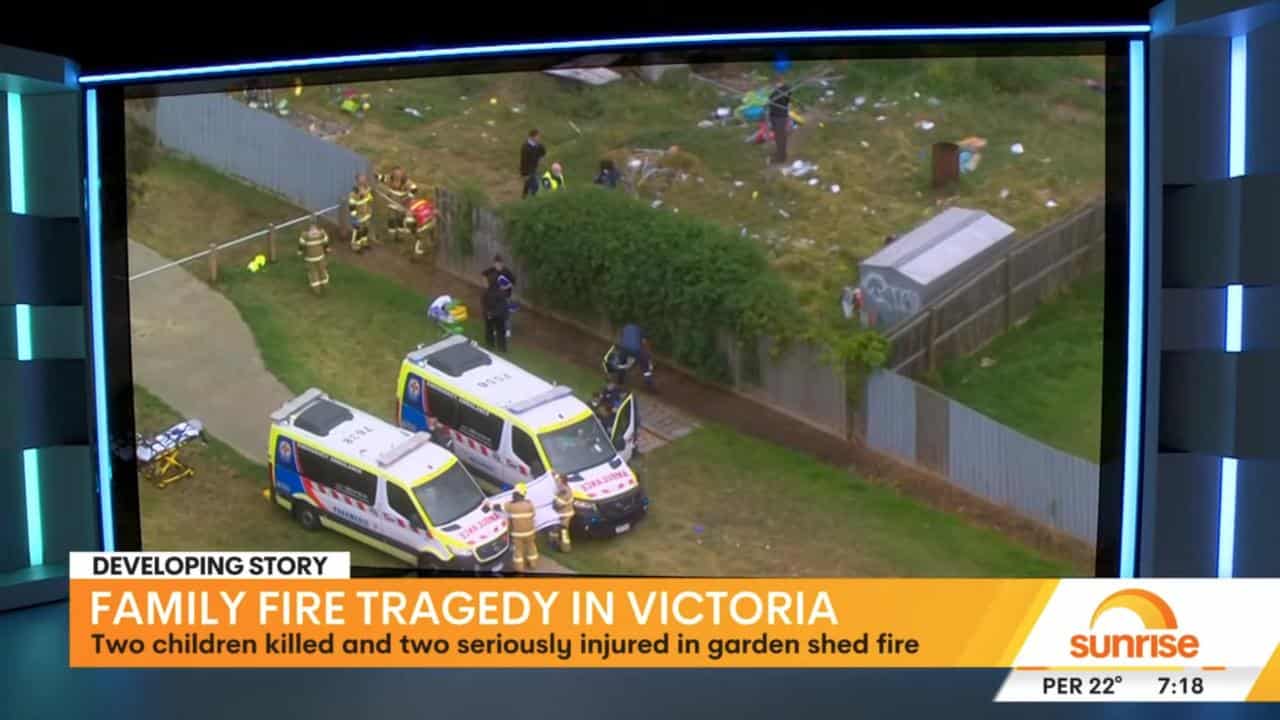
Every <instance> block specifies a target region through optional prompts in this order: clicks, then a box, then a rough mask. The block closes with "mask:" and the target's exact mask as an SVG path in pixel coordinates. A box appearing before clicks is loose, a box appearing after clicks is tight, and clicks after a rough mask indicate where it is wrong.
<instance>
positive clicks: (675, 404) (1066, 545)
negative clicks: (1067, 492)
mask: <svg viewBox="0 0 1280 720" xmlns="http://www.w3.org/2000/svg"><path fill="white" fill-rule="evenodd" d="M339 252H342V253H344V257H343V259H344V260H345V261H347V262H350V263H352V264H355V265H357V266H360V267H363V268H365V269H368V270H371V271H373V272H378V273H381V274H383V275H386V276H389V277H392V278H395V279H397V280H399V281H400V282H402V283H404V284H405V285H407V286H409V287H411V288H413V289H415V290H417V291H419V292H422V293H424V294H439V293H449V294H451V295H454V296H455V297H459V298H463V299H464V302H467V303H469V304H472V305H478V304H479V299H480V289H479V287H478V286H477V285H473V284H470V283H467V282H465V281H463V280H461V279H459V278H457V277H455V276H453V275H451V274H449V273H446V272H444V271H441V270H436V269H434V268H432V267H430V266H428V265H426V264H419V263H412V262H410V261H409V260H408V257H407V255H406V254H405V251H404V249H403V248H400V247H397V246H394V245H392V246H383V247H379V248H377V249H375V251H374V252H371V253H368V254H366V255H360V256H356V255H352V254H351V253H349V252H348V251H347V250H346V248H340V249H339ZM481 269H482V268H476V272H477V276H478V273H479V272H480V270H481ZM515 332H516V337H515V338H514V339H513V342H517V343H527V344H529V345H530V346H532V347H536V348H538V349H539V350H542V351H544V352H548V353H551V354H553V355H556V356H557V357H559V358H561V359H562V360H565V361H568V362H572V363H575V364H577V365H581V366H583V367H588V368H595V367H598V366H599V363H600V358H601V357H602V356H603V354H604V353H605V351H606V350H607V349H608V345H609V343H608V342H607V341H605V340H603V339H601V338H598V337H595V336H594V335H591V334H588V333H586V332H583V331H582V330H580V329H579V328H576V327H573V326H571V325H569V324H567V323H564V322H561V321H558V320H556V319H553V318H549V317H546V316H545V315H540V314H538V313H535V312H532V311H529V310H527V309H526V310H525V311H524V312H522V313H521V316H520V318H519V320H518V324H517V325H516V330H515ZM657 383H658V387H659V392H660V395H659V398H660V400H658V399H657V398H654V397H652V396H648V395H646V396H645V397H644V400H643V401H642V402H643V403H644V407H652V406H653V405H654V404H655V401H656V402H657V403H658V404H661V405H666V406H669V407H670V408H671V409H672V410H673V411H675V412H679V413H683V414H687V415H688V416H690V417H694V418H699V419H702V420H707V421H711V422H715V423H719V424H722V425H725V426H728V427H732V428H734V429H735V430H737V431H739V432H742V433H744V434H746V435H750V436H752V437H755V438H759V439H762V440H766V441H769V442H773V443H775V444H778V445H782V446H784V447H788V448H791V449H794V450H797V451H800V452H803V453H806V454H808V455H811V456H813V457H816V458H819V459H821V460H823V461H824V462H827V463H829V464H832V465H835V466H837V467H843V468H849V469H850V470H851V471H853V472H855V473H856V474H858V475H860V476H862V477H865V478H867V479H868V480H871V481H873V482H878V483H882V484H885V485H888V486H890V487H893V488H895V489H897V490H898V491H900V492H902V493H903V494H904V495H907V496H910V497H913V498H915V499H917V500H919V501H921V502H924V503H926V504H927V505H930V506H932V507H935V508H937V509H940V510H943V511H946V512H950V513H955V514H958V515H961V516H963V517H965V518H967V519H969V520H970V521H971V522H973V523H975V524H977V525H979V526H983V527H987V528H991V529H993V530H997V531H999V532H1000V533H1002V534H1004V535H1006V536H1008V537H1011V538H1014V539H1016V540H1018V541H1020V542H1022V543H1024V544H1026V545H1028V546H1029V547H1031V548H1034V549H1035V550H1037V551H1039V552H1041V553H1042V554H1044V555H1046V556H1049V557H1053V558H1057V559H1061V560H1063V561H1066V562H1069V563H1071V564H1072V565H1073V566H1074V567H1076V568H1078V569H1079V570H1080V572H1082V573H1087V574H1092V572H1093V566H1094V552H1093V549H1092V548H1091V547H1090V546H1088V545H1087V544H1085V543H1083V542H1080V541H1078V540H1076V539H1074V538H1070V537H1067V536H1065V535H1062V534H1059V533H1056V532H1054V531H1052V530H1050V529H1048V528H1045V527H1043V526H1041V525H1039V524H1037V523H1034V522H1032V521H1029V520H1026V519H1024V518H1022V517H1020V516H1018V515H1017V514H1016V513H1014V512H1012V511H1010V510H1008V509H1006V508H1003V507H1000V506H998V505H995V504H993V503H991V502H988V501H986V500H984V499H982V498H978V497H976V496H973V495H970V494H969V493H967V492H965V491H963V490H961V489H959V488H957V487H955V486H953V485H951V484H950V483H948V482H947V481H946V479H944V478H942V477H940V476H938V475H936V474H933V473H930V472H927V471H924V470H920V469H919V468H915V467H913V466H910V465H908V464H906V463H902V462H900V461H897V460H896V459H894V458H892V457H891V456H888V455H885V454H883V453H880V452H878V451H875V450H873V449H871V448H868V447H865V446H862V445H860V444H856V443H850V442H847V441H845V440H843V439H841V438H837V437H834V436H832V435H830V434H828V433H825V432H822V431H820V430H817V429H815V428H813V427H810V426H808V425H804V424H802V423H798V422H796V421H795V420H792V419H791V418H789V417H787V416H786V415H784V414H782V413H779V412H776V411H774V410H771V409H770V408H767V407H765V406H762V405H759V404H757V403H754V402H752V401H750V400H747V399H746V398H743V397H740V396H738V395H735V394H733V393H731V392H728V391H726V390H724V389H722V388H718V387H714V386H711V385H708V384H706V383H703V382H700V381H698V380H695V379H693V378H691V377H690V376H688V375H685V374H682V373H680V372H676V371H673V370H671V369H669V368H663V367H661V366H659V367H658V369H657ZM642 412H643V411H642ZM649 414H650V415H651V414H652V413H651V411H650V412H649ZM646 417H647V416H644V415H642V420H645V418H646Z"/></svg>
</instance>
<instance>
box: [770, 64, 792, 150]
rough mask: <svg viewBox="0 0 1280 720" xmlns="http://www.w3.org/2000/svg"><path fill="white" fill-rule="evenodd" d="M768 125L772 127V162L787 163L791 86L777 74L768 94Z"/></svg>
mask: <svg viewBox="0 0 1280 720" xmlns="http://www.w3.org/2000/svg"><path fill="white" fill-rule="evenodd" d="M769 125H770V126H772V127H773V142H774V153H773V161H774V162H775V163H778V164H781V163H784V162H786V161H787V132H788V131H789V130H790V129H791V86H790V85H788V84H787V80H786V78H784V77H783V76H782V74H781V73H779V74H778V79H777V83H776V84H775V86H774V88H773V92H772V93H770V94H769Z"/></svg>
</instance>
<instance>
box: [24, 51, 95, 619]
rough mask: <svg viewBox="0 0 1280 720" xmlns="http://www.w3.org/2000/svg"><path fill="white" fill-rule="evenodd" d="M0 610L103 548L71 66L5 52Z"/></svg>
mask: <svg viewBox="0 0 1280 720" xmlns="http://www.w3.org/2000/svg"><path fill="white" fill-rule="evenodd" d="M0 92H3V95H4V102H3V103H0V138H3V142H0V198H3V203H2V204H0V406H3V407H4V408H5V410H4V412H3V413H0V507H2V508H3V513H4V514H3V518H0V610H4V609H6V608H11V607H16V606H22V605H29V604H34V603H37V602H44V601H48V600H51V599H57V598H60V597H63V596H65V593H66V579H65V578H66V562H67V553H68V552H71V551H76V550H91V549H97V548H98V547H99V544H98V525H99V514H98V508H97V504H96V492H95V475H94V472H93V465H92V461H91V452H90V427H91V423H92V420H93V416H92V411H91V405H90V403H89V401H88V400H87V398H89V397H90V396H91V393H90V390H89V388H90V386H91V368H90V364H89V362H88V360H87V358H88V357H89V353H88V352H87V348H89V346H90V342H89V336H88V331H89V326H88V323H87V322H86V319H87V313H86V310H85V308H86V305H87V300H88V297H89V296H88V287H89V283H88V279H87V275H86V270H87V262H86V260H87V258H86V253H85V247H86V244H85V235H84V226H83V222H82V216H83V208H82V206H83V202H82V198H83V192H82V189H81V188H82V187H83V178H84V172H83V167H82V162H83V157H84V152H83V146H82V143H81V137H82V134H83V133H82V127H83V123H82V122H81V119H80V118H81V110H80V107H81V101H80V92H79V88H78V87H77V85H76V71H75V68H74V67H73V66H72V65H71V64H70V63H69V62H68V61H66V60H63V59H61V58H56V57H52V56H48V55H42V54H38V53H32V52H26V51H20V50H15V49H12V48H0Z"/></svg>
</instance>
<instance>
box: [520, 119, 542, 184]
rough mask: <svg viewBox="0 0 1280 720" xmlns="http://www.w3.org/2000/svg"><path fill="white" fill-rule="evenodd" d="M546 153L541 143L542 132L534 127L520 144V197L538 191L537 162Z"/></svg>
mask: <svg viewBox="0 0 1280 720" xmlns="http://www.w3.org/2000/svg"><path fill="white" fill-rule="evenodd" d="M546 154H547V148H546V147H544V146H543V145H542V133H540V132H538V130H537V129H536V128H535V129H533V130H530V131H529V139H527V140H525V142H524V144H523V145H521V146H520V183H521V185H522V187H521V190H520V197H529V196H530V195H533V194H535V193H537V192H538V163H540V162H542V158H543V157H545V156H546Z"/></svg>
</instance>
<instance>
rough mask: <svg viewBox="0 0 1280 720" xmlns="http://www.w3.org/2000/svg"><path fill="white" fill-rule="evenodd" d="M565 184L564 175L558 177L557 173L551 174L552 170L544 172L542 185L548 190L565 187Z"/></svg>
mask: <svg viewBox="0 0 1280 720" xmlns="http://www.w3.org/2000/svg"><path fill="white" fill-rule="evenodd" d="M564 185H565V182H564V176H563V175H562V176H560V177H556V176H555V175H552V174H551V171H550V170H548V171H546V172H544V173H542V187H544V188H546V189H547V190H559V189H560V188H562V187H564Z"/></svg>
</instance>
